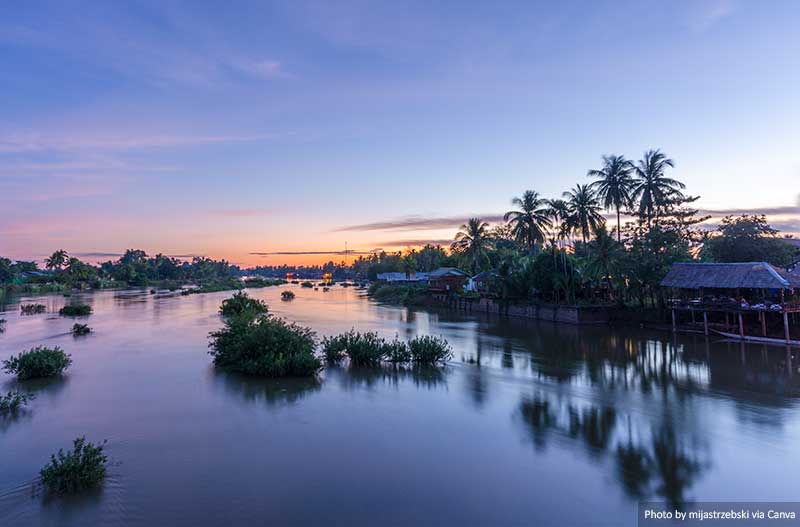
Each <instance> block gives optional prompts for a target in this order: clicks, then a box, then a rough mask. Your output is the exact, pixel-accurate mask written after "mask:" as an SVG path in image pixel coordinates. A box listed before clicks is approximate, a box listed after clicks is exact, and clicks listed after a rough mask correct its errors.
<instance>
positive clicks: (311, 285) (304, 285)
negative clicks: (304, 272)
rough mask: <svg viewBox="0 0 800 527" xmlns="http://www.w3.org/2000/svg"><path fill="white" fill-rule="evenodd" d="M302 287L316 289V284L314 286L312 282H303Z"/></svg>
mask: <svg viewBox="0 0 800 527" xmlns="http://www.w3.org/2000/svg"><path fill="white" fill-rule="evenodd" d="M300 287H314V284H312V283H311V282H302V283H301V284H300Z"/></svg>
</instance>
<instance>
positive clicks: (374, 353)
mask: <svg viewBox="0 0 800 527" xmlns="http://www.w3.org/2000/svg"><path fill="white" fill-rule="evenodd" d="M385 345H386V341H385V340H384V339H382V338H381V337H379V336H378V334H377V333H375V332H373V331H368V332H366V333H359V332H357V331H355V330H354V329H351V330H350V331H348V332H346V333H342V334H341V335H336V336H334V337H326V338H325V339H323V341H322V351H323V353H324V354H325V358H326V359H327V360H328V361H330V362H337V361H339V360H341V359H342V358H344V356H347V357H348V358H349V359H350V362H351V363H352V364H354V365H356V366H375V365H378V364H380V363H381V362H383V360H384V358H385V357H386V351H387V350H386V348H385Z"/></svg>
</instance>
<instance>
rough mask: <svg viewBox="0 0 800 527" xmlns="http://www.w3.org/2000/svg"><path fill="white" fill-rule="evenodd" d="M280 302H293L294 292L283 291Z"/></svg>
mask: <svg viewBox="0 0 800 527" xmlns="http://www.w3.org/2000/svg"><path fill="white" fill-rule="evenodd" d="M281 300H294V291H283V292H282V293H281Z"/></svg>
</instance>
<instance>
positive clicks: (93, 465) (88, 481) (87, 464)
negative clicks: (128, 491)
mask: <svg viewBox="0 0 800 527" xmlns="http://www.w3.org/2000/svg"><path fill="white" fill-rule="evenodd" d="M104 446H105V443H102V444H99V445H95V444H93V443H91V442H87V441H86V438H84V437H79V438H77V439H75V440H74V441H73V443H72V451H68V452H64V450H62V449H59V450H58V454H55V455H51V456H50V462H49V463H48V464H47V465H45V466H44V468H42V470H41V471H40V473H39V474H40V475H41V478H42V484H43V485H44V486H45V488H46V489H47V491H48V492H50V493H53V494H73V493H76V492H81V491H84V490H88V489H92V488H95V487H97V486H98V485H100V483H101V482H102V481H103V478H105V475H106V463H107V462H108V458H107V457H106V456H105V454H104V453H103V447H104Z"/></svg>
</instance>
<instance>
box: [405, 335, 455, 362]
mask: <svg viewBox="0 0 800 527" xmlns="http://www.w3.org/2000/svg"><path fill="white" fill-rule="evenodd" d="M408 349H409V351H410V353H411V360H413V361H414V362H416V363H419V364H438V363H441V362H445V361H447V360H448V359H450V358H451V357H452V356H453V351H452V350H451V349H450V344H448V343H447V341H446V340H445V339H443V338H441V337H432V336H430V335H422V336H419V337H415V338H413V339H411V340H410V341H409V342H408Z"/></svg>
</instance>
